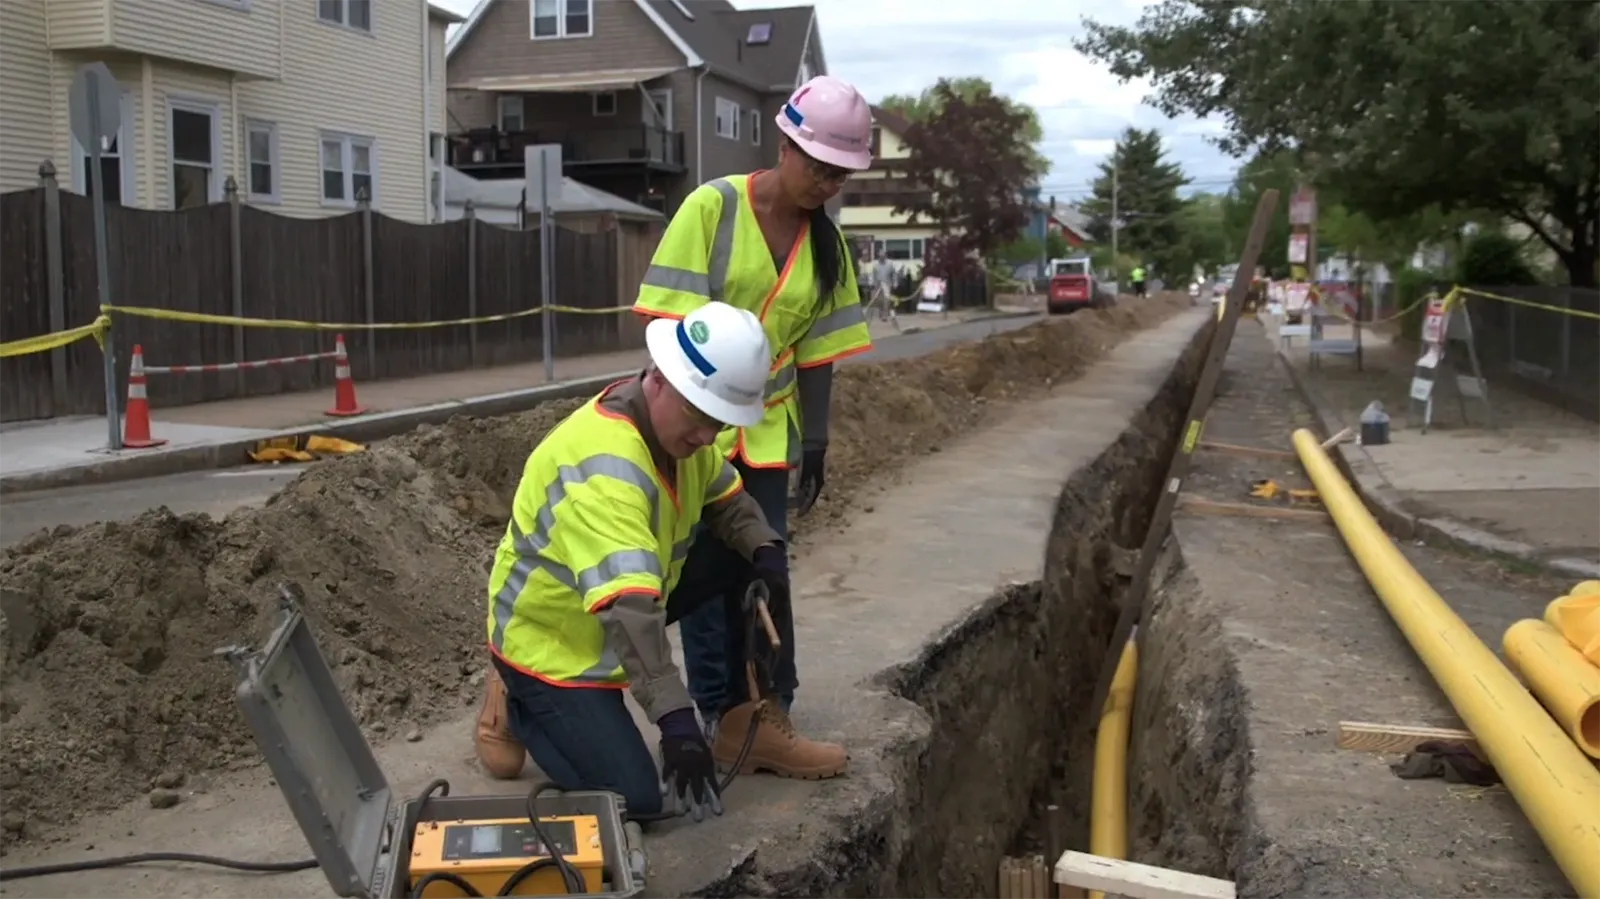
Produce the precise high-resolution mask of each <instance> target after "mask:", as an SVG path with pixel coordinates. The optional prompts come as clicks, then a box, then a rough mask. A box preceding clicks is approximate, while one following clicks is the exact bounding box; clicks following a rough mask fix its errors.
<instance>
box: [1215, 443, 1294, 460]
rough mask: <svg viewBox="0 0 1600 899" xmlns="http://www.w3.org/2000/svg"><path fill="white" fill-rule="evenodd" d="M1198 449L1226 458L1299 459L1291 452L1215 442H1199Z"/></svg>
mask: <svg viewBox="0 0 1600 899" xmlns="http://www.w3.org/2000/svg"><path fill="white" fill-rule="evenodd" d="M1200 449H1201V450H1202V451H1205V452H1212V453H1222V454H1223V455H1228V456H1253V457H1256V458H1261V459H1299V458H1300V457H1299V456H1296V455H1295V454H1294V451H1293V450H1279V449H1268V448H1266V447H1264V446H1241V445H1240V444H1237V443H1219V442H1217V441H1215V440H1202V441H1200Z"/></svg>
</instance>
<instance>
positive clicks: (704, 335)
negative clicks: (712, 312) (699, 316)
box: [689, 321, 711, 346]
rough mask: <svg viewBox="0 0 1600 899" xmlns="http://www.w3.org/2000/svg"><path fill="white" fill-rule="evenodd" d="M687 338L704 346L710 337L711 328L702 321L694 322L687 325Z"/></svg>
mask: <svg viewBox="0 0 1600 899" xmlns="http://www.w3.org/2000/svg"><path fill="white" fill-rule="evenodd" d="M689 339H690V340H692V341H694V342H695V343H698V344H700V345H701V346H704V345H705V342H706V341H707V340H710V339H711V328H710V327H709V326H707V325H706V323H705V322H703V321H698V322H695V323H694V324H692V325H690V326H689Z"/></svg>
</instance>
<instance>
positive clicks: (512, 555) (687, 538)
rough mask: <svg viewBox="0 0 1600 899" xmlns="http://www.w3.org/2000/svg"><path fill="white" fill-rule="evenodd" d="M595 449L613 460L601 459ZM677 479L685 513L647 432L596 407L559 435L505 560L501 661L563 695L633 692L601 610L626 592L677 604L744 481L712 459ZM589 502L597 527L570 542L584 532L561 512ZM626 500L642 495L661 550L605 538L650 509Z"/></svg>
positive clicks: (497, 623)
mask: <svg viewBox="0 0 1600 899" xmlns="http://www.w3.org/2000/svg"><path fill="white" fill-rule="evenodd" d="M593 447H604V448H605V450H606V451H604V452H598V453H595V452H592V448H593ZM586 453H588V454H586ZM678 478H679V483H678V484H677V490H678V499H679V501H681V503H682V504H683V505H682V510H681V511H680V508H679V505H678V503H675V502H673V501H672V499H671V495H670V493H668V492H667V491H666V490H665V488H664V485H663V484H662V482H661V480H660V478H659V475H657V474H656V473H655V471H654V463H653V462H651V461H650V459H649V450H648V449H647V448H646V447H645V446H644V442H643V440H642V438H640V437H639V433H638V430H637V429H636V428H635V427H634V425H633V424H632V423H631V422H628V421H626V420H623V419H619V418H616V417H614V416H611V415H608V414H607V413H604V412H601V411H600V410H598V409H597V408H596V406H595V403H594V402H593V401H591V403H590V405H588V406H586V407H584V408H582V409H579V410H578V411H577V412H575V413H573V415H572V416H571V417H570V418H568V419H567V420H566V421H564V422H562V423H561V424H560V425H558V426H557V427H556V429H555V430H553V431H551V432H550V434H549V435H547V436H546V438H545V440H544V441H543V442H541V444H540V446H539V447H538V448H536V449H535V450H534V454H533V456H531V457H530V459H529V461H528V465H527V466H526V468H525V470H524V473H523V479H522V483H521V484H519V486H518V488H517V497H516V500H515V502H514V504H513V512H512V516H511V521H510V524H509V525H508V526H507V528H506V534H505V537H504V538H503V539H502V540H501V543H500V547H499V549H498V550H497V551H496V554H495V565H494V568H493V570H492V572H491V574H490V579H489V615H488V632H489V643H490V646H491V647H492V648H493V649H494V650H495V652H496V653H498V654H499V655H500V656H501V657H502V658H504V659H505V660H506V661H507V662H509V663H511V664H512V665H515V666H517V667H519V668H522V669H524V670H527V671H529V672H531V673H533V674H535V675H537V676H539V677H541V678H543V679H545V680H548V681H552V682H555V683H568V684H572V685H575V686H621V685H624V684H625V683H626V680H625V675H624V674H623V672H622V670H621V663H620V661H619V660H618V658H617V656H616V654H615V653H614V652H612V651H611V650H610V649H609V648H608V647H607V645H606V639H605V633H604V630H603V625H602V623H601V621H600V620H599V618H598V617H597V616H596V615H595V614H594V612H593V611H592V610H593V608H594V607H595V606H596V605H598V604H599V603H602V602H605V601H608V600H609V599H610V598H611V597H613V596H614V595H615V594H616V593H618V592H624V591H626V590H628V589H641V590H643V589H648V590H650V591H651V592H657V593H659V594H660V595H661V596H662V597H665V596H667V595H668V594H670V592H671V590H672V587H673V585H674V584H675V583H676V581H677V578H678V575H679V573H680V572H681V571H682V567H683V562H684V560H685V559H686V558H687V557H688V554H689V546H690V544H691V542H692V533H693V529H694V525H695V524H696V523H697V522H698V521H699V520H700V510H701V508H702V507H703V505H704V504H705V502H706V501H707V500H708V499H710V498H714V497H719V496H721V495H723V494H726V493H727V492H729V491H730V490H731V489H733V487H734V486H735V485H736V484H737V481H738V474H737V473H736V472H735V471H734V468H733V466H732V465H730V464H728V463H727V462H726V461H725V460H723V459H721V458H720V457H719V456H718V454H717V453H716V452H715V450H712V449H709V448H708V449H706V450H703V451H701V452H699V453H696V454H695V455H694V456H692V457H690V458H689V459H686V460H683V462H681V463H679V466H678ZM580 491H582V492H586V494H587V495H586V496H585V497H584V510H585V517H584V524H585V525H586V526H587V527H585V528H584V529H582V530H570V529H571V528H573V527H576V525H574V524H573V523H572V521H571V520H570V519H569V520H566V521H564V519H563V513H562V509H563V503H565V502H566V500H567V499H568V496H569V494H576V493H579V492H580ZM619 491H620V492H619ZM628 491H637V492H638V494H642V498H643V499H644V502H645V505H646V506H647V507H648V509H649V513H648V514H649V521H648V522H645V523H644V530H646V531H648V532H650V533H651V534H652V535H653V536H654V538H655V543H656V545H655V546H650V547H640V546H625V545H613V541H614V540H616V539H617V538H616V537H615V536H613V534H612V533H609V532H614V533H618V534H620V533H626V532H628V531H633V532H638V530H639V527H638V523H637V522H628V521H626V519H619V522H618V524H615V525H612V526H610V527H608V526H607V525H608V522H607V520H606V518H607V516H610V515H617V516H628V515H631V514H641V513H640V511H639V510H638V506H639V502H638V500H639V498H640V497H639V496H637V495H636V496H634V497H631V498H630V497H628V496H626V493H627V492H628ZM664 493H665V494H667V500H666V502H665V503H663V502H662V497H663V494H664ZM596 499H599V500H601V502H599V503H596V502H595V500H596ZM607 500H610V501H607ZM597 519H598V520H597ZM564 528H566V530H564ZM665 546H670V547H671V549H670V552H669V553H667V554H666V558H665V559H663V558H662V553H661V552H660V550H659V547H665ZM558 638H559V639H558Z"/></svg>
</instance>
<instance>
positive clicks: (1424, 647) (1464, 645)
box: [1294, 428, 1600, 899]
mask: <svg viewBox="0 0 1600 899" xmlns="http://www.w3.org/2000/svg"><path fill="white" fill-rule="evenodd" d="M1294 448H1295V451H1296V452H1297V453H1299V455H1300V461H1301V462H1302V463H1303V464H1304V465H1305V467H1306V473H1307V474H1309V475H1310V476H1311V480H1312V482H1313V483H1314V484H1316V487H1317V492H1318V493H1319V494H1320V495H1321V496H1322V502H1323V504H1324V505H1325V506H1326V507H1327V509H1328V513H1329V514H1330V515H1332V516H1333V521H1334V524H1335V525H1336V526H1337V527H1338V528H1339V534H1340V535H1341V536H1342V537H1343V538H1344V542H1345V545H1346V546H1348V547H1349V548H1350V554H1351V555H1353V556H1355V559H1356V562H1357V564H1359V565H1360V566H1361V570H1362V572H1364V573H1365V574H1366V576H1367V580H1368V581H1369V582H1370V583H1371V584H1372V589H1373V591H1374V592H1375V593H1377V594H1378V598H1379V599H1381V600H1382V601H1383V604H1384V606H1385V607H1386V608H1387V609H1388V610H1389V614H1390V615H1391V616H1392V617H1393V618H1394V621H1395V624H1397V625H1399V627H1400V630H1401V632H1402V633H1404V634H1405V637H1406V640H1407V641H1409V642H1410V643H1411V648H1412V649H1414V650H1416V653H1417V655H1418V657H1420V658H1421V659H1422V662H1423V664H1424V665H1426V666H1427V668H1428V671H1429V673H1431V674H1432V675H1433V678H1434V680H1436V681H1437V682H1438V683H1439V688H1440V689H1441V690H1443V691H1444V694H1445V696H1446V697H1447V698H1448V699H1449V700H1450V704H1451V705H1453V706H1455V709H1456V713H1457V714H1459V715H1460V716H1461V720H1462V721H1463V722H1465V723H1466V725H1467V728H1468V729H1469V730H1471V731H1472V734H1473V736H1474V737H1476V738H1477V740H1478V745H1479V746H1480V747H1482V748H1483V750H1484V752H1485V754H1487V755H1488V757H1489V761H1490V762H1491V763H1492V764H1493V765H1494V767H1495V770H1496V771H1498V772H1499V773H1500V777H1501V779H1502V780H1504V781H1505V784H1506V788H1507V789H1509V790H1510V791H1511V795H1512V796H1513V797H1515V798H1516V800H1517V804H1518V805H1520V806H1521V807H1522V812H1523V814H1525V815H1527V817H1528V821H1529V823H1531V824H1532V825H1533V827H1534V829H1535V830H1536V831H1538V833H1539V837H1540V838H1541V839H1542V840H1544V844H1545V847H1546V848H1548V849H1549V850H1550V854H1551V855H1552V856H1554V857H1555V860H1556V864H1558V865H1560V866H1561V871H1562V873H1564V874H1565V875H1566V876H1567V880H1568V881H1570V882H1571V883H1572V886H1573V888H1574V889H1575V890H1577V893H1578V895H1579V896H1581V897H1584V899H1600V771H1597V770H1596V769H1595V766H1594V765H1593V764H1591V763H1590V762H1589V760H1588V759H1586V758H1584V756H1583V753H1581V752H1579V751H1578V747H1577V746H1574V745H1573V743H1572V740H1571V739H1570V738H1569V737H1568V736H1567V735H1566V734H1565V733H1564V732H1562V730H1561V727H1560V726H1559V725H1557V724H1556V722H1555V721H1554V720H1552V719H1551V717H1550V716H1549V715H1548V714H1546V713H1545V711H1544V709H1542V708H1540V707H1539V703H1538V702H1536V701H1535V700H1534V698H1533V697H1532V696H1530V695H1529V694H1528V691H1527V690H1524V689H1523V688H1522V684H1520V683H1518V682H1517V679H1516V677H1514V676H1513V675H1512V674H1511V672H1510V671H1508V670H1506V666H1504V665H1502V664H1501V663H1500V659H1499V658H1498V657H1496V656H1495V654H1494V652H1493V651H1492V650H1490V649H1489V647H1487V646H1485V645H1484V644H1483V641H1481V640H1479V639H1478V638H1477V636H1476V635H1474V634H1473V633H1472V630H1471V628H1469V627H1467V625H1466V622H1464V621H1462V620H1461V618H1460V616H1458V615H1456V613H1455V612H1454V611H1452V610H1451V609H1450V606H1449V605H1448V604H1446V603H1445V601H1444V599H1443V598H1441V597H1440V596H1439V594H1438V593H1437V592H1435V591H1434V589H1433V588H1432V587H1431V586H1429V585H1428V582H1427V581H1425V580H1423V579H1422V575H1420V574H1418V573H1417V570H1416V569H1415V568H1412V567H1411V563H1409V562H1407V561H1406V558H1405V556H1404V555H1402V554H1401V553H1400V550H1399V549H1398V548H1396V547H1395V545H1394V541H1392V540H1390V539H1389V537H1388V535H1386V534H1385V533H1384V532H1383V530H1382V529H1381V528H1379V527H1378V522H1377V521H1376V520H1374V519H1373V517H1372V515H1371V513H1369V512H1368V511H1367V509H1366V507H1365V506H1363V505H1362V504H1361V500H1360V499H1359V498H1357V496H1356V494H1355V491H1353V490H1352V489H1350V485H1349V484H1348V483H1346V481H1345V479H1344V476H1343V475H1341V474H1340V473H1339V470H1338V469H1337V468H1335V467H1334V464H1333V461H1332V460H1330V459H1329V458H1328V454H1327V453H1325V452H1323V450H1322V447H1321V446H1320V445H1319V444H1318V441H1317V438H1316V437H1315V436H1314V435H1313V434H1312V433H1311V432H1310V431H1307V430H1305V429H1304V428H1302V429H1300V430H1297V431H1295V432H1294Z"/></svg>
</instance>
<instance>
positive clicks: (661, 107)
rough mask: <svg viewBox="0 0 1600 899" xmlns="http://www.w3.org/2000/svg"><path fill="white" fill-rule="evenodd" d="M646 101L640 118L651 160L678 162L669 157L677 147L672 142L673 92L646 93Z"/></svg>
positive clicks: (660, 90) (661, 90) (662, 90)
mask: <svg viewBox="0 0 1600 899" xmlns="http://www.w3.org/2000/svg"><path fill="white" fill-rule="evenodd" d="M644 100H645V102H644V103H643V104H641V109H640V118H641V119H643V124H644V126H645V146H646V147H647V148H649V150H650V159H651V160H653V161H655V162H678V161H679V160H676V159H671V158H669V157H668V154H669V153H670V152H671V151H672V149H673V148H675V147H676V146H677V144H676V143H675V142H674V141H673V140H672V91H671V90H670V89H658V90H650V91H646V92H645V95H644Z"/></svg>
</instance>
